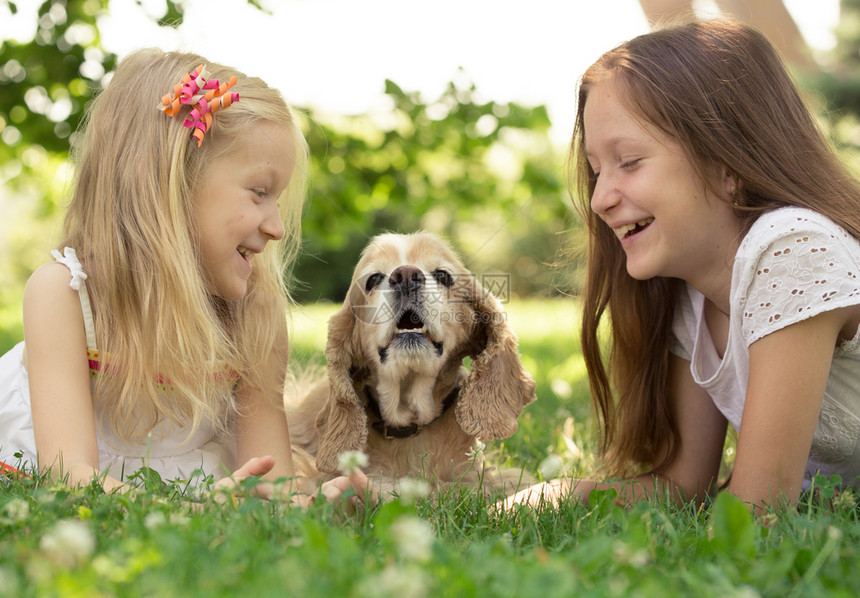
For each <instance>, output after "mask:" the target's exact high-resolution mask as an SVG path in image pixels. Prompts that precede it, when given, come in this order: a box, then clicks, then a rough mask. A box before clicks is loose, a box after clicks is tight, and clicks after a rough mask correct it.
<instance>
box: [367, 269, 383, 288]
mask: <svg viewBox="0 0 860 598" xmlns="http://www.w3.org/2000/svg"><path fill="white" fill-rule="evenodd" d="M383 280H385V274H383V273H382V272H376V273H374V274H371V275H370V276H368V277H367V281H366V282H365V283H364V290H365V291H367V292H368V293H369V292H370V291H372V290H373V289H375V288H376V287H378V286H379V285H380V284H382V281H383Z"/></svg>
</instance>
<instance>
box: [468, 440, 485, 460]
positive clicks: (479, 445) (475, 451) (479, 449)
mask: <svg viewBox="0 0 860 598" xmlns="http://www.w3.org/2000/svg"><path fill="white" fill-rule="evenodd" d="M485 448H487V445H486V444H485V443H483V442H481V441H480V440H476V441H475V445H474V446H473V447H472V448H471V449H470V450H469V452H468V453H466V456H467V457H469V461H475V460H476V459H480V458H481V455H483V454H484V449H485Z"/></svg>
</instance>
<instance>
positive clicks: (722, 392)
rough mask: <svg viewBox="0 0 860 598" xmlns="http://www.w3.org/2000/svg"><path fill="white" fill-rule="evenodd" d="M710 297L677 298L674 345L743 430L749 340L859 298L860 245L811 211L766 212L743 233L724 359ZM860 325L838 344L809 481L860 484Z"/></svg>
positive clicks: (690, 293) (688, 291) (689, 293)
mask: <svg viewBox="0 0 860 598" xmlns="http://www.w3.org/2000/svg"><path fill="white" fill-rule="evenodd" d="M704 300H705V298H704V296H703V295H702V294H701V293H699V292H698V291H697V290H695V289H694V288H692V287H691V286H689V285H687V286H686V288H685V291H684V292H682V294H681V297H680V298H679V301H678V307H677V310H676V315H675V323H674V325H673V334H674V341H673V345H672V347H671V350H672V352H673V353H675V354H676V355H678V356H680V357H682V358H684V359H687V360H689V361H690V371H691V372H692V374H693V379H694V380H695V382H696V383H697V384H699V385H700V386H701V387H702V388H704V389H705V390H706V391H707V392H708V394H709V395H710V396H711V398H712V399H713V401H714V403H715V405H716V406H717V408H719V410H720V411H721V412H722V413H723V415H724V416H725V417H726V419H728V421H729V423H731V425H732V426H734V427H735V429H737V430H740V425H741V417H742V415H743V408H744V401H745V399H746V387H747V380H748V375H749V346H750V345H751V344H752V343H753V342H755V341H756V340H758V339H760V338H762V337H763V336H766V335H768V334H770V333H771V332H774V331H776V330H779V329H781V328H784V327H786V326H789V325H790V324H794V323H796V322H799V321H801V320H804V319H807V318H810V317H812V316H815V315H817V314H820V313H823V312H826V311H829V310H833V309H837V308H839V307H845V306H849V305H856V304H860V242H858V241H857V239H855V238H854V237H852V236H851V235H849V234H848V233H847V232H845V231H844V230H843V229H842V228H841V227H839V226H837V225H836V224H834V223H833V222H832V221H830V220H829V219H827V218H826V217H824V216H822V215H820V214H818V213H816V212H812V211H810V210H806V209H803V208H780V209H778V210H774V211H772V212H768V213H766V214H763V215H762V216H761V217H760V218H759V219H758V220H757V221H756V223H755V224H754V225H753V226H752V228H751V229H750V232H749V233H748V234H747V236H746V237H745V238H744V240H743V242H742V243H741V246H740V248H739V249H738V252H737V255H736V256H735V261H734V265H733V268H732V288H731V312H730V324H729V337H728V343H727V346H726V350H725V353H724V355H723V358H722V359H720V358H719V356H718V355H717V352H716V349H715V348H714V344H713V341H712V340H711V337H710V334H709V332H708V328H707V326H706V324H705V321H704V315H703V314H704ZM859 438H860V329H858V331H857V333H856V334H855V335H854V338H853V339H851V340H849V341H846V342H844V343H842V344H841V345H840V346H839V347H836V348H835V351H834V358H833V362H832V365H831V369H830V377H829V378H828V381H827V387H826V390H825V394H824V401H823V404H822V407H821V414H820V416H819V419H818V423H817V425H816V428H815V436H814V439H813V443H812V450H811V451H810V454H809V461H808V463H807V468H806V474H805V478H806V479H805V481H804V486H806V485H808V482H809V480H811V478H812V476H814V475H815V474H816V472H820V473H822V474H824V475H826V476H830V475H833V474H839V475H841V476H842V479H843V483H845V484H848V485H852V486H856V485H860V480H858V476H860V450H858V439H859Z"/></svg>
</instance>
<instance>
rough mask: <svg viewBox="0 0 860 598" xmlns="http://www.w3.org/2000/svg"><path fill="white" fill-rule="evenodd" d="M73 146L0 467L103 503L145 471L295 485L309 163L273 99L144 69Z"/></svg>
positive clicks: (212, 77) (145, 55) (7, 389)
mask: <svg viewBox="0 0 860 598" xmlns="http://www.w3.org/2000/svg"><path fill="white" fill-rule="evenodd" d="M207 92H209V95H208V96H204V94H205V93H207ZM201 97H202V101H201V100H200V98H201ZM73 147H74V149H73V161H74V163H75V166H76V182H75V186H74V193H73V196H72V200H71V204H70V205H69V208H68V212H67V215H66V220H65V240H64V241H63V242H62V243H61V244H60V245H59V247H58V250H57V251H55V252H53V253H54V257H55V261H54V262H52V263H48V264H46V265H44V266H42V267H41V268H39V269H38V270H37V271H36V272H35V273H34V274H33V275H32V277H31V278H30V280H29V282H28V284H27V287H26V289H25V294H24V342H23V343H21V344H19V345H18V346H16V347H15V348H14V349H13V350H12V351H10V352H9V353H8V354H6V355H5V356H4V357H3V359H2V362H0V379H2V386H0V460H2V461H6V462H7V463H8V462H9V461H17V458H16V457H15V455H16V454H19V455H20V454H23V460H24V461H25V462H30V463H32V464H35V463H36V462H37V461H38V465H39V467H41V468H43V469H50V470H51V473H52V475H54V476H59V477H63V478H65V479H67V480H68V481H69V482H70V483H73V484H77V483H86V482H89V481H91V480H92V478H93V476H95V475H102V476H105V477H104V486H105V488H106V489H111V488H114V487H117V486H120V485H122V483H123V480H124V479H125V478H126V477H127V476H128V475H129V474H131V473H133V472H135V471H137V470H138V469H139V468H140V467H142V466H148V467H150V468H152V469H155V470H156V471H158V472H159V473H160V474H161V475H162V477H163V478H165V479H174V478H180V479H191V478H194V476H195V474H196V472H197V471H198V470H202V472H203V474H204V475H207V474H212V475H213V476H215V477H216V478H221V477H224V476H225V475H227V474H229V473H230V472H233V471H234V470H235V475H234V476H233V479H237V478H242V477H244V476H247V475H263V474H265V475H266V476H267V477H270V478H278V477H290V476H292V475H293V467H292V462H291V451H290V441H289V435H288V431H287V425H286V420H285V418H284V414H283V411H282V389H283V384H284V374H285V368H286V363H287V328H286V320H285V318H286V309H287V304H288V295H287V291H286V288H285V285H284V273H285V266H286V264H288V263H289V261H290V260H291V259H292V257H293V256H294V255H295V252H296V250H297V249H298V245H299V227H300V221H299V219H300V215H301V205H302V200H303V191H304V189H303V186H304V182H305V175H304V173H305V167H306V164H307V146H306V143H305V141H304V138H303V137H302V135H301V132H300V130H299V128H298V126H297V123H296V121H295V119H294V117H293V114H292V112H291V111H290V109H289V107H288V106H287V104H286V103H285V102H284V100H283V98H282V97H281V95H280V93H279V92H278V91H277V90H275V89H273V88H271V87H269V86H267V85H266V84H265V83H264V82H263V81H262V80H260V79H258V78H255V77H247V76H245V75H243V74H242V73H239V72H237V71H235V70H234V69H230V68H227V67H224V66H222V65H219V64H215V63H212V62H209V61H206V60H205V59H204V58H202V57H200V56H196V55H193V54H183V53H176V52H163V51H160V50H155V49H150V50H142V51H138V52H136V53H134V54H132V55H130V56H128V57H127V58H125V59H124V60H123V61H122V62H121V63H120V65H119V67H118V68H117V70H116V73H115V74H114V75H113V78H112V79H111V81H110V83H109V84H108V85H107V87H106V88H105V89H104V90H103V91H102V92H101V93H100V94H99V95H98V96H97V98H96V99H95V100H94V101H93V102H92V103H91V104H90V105H89V106H88V109H87V113H86V120H85V127H84V129H83V132H82V133H78V134H77V135H76V139H75V142H74V144H73ZM237 466H239V469H238V470H236V467H237ZM196 479H197V480H199V479H201V476H198V477H197V478H196ZM338 484H339V486H338V487H339V488H342V487H343V485H344V482H343V480H340V481H339V482H338ZM270 491H271V487H270V486H265V485H264V486H263V493H269V492H270Z"/></svg>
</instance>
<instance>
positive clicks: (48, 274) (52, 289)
mask: <svg viewBox="0 0 860 598" xmlns="http://www.w3.org/2000/svg"><path fill="white" fill-rule="evenodd" d="M72 279H73V277H72V275H71V273H70V271H69V268H68V267H67V266H66V265H64V264H61V263H60V262H57V261H53V262H48V263H46V264H42V265H41V266H39V267H38V268H36V270H35V271H34V272H33V273H32V274H31V275H30V278H29V279H28V280H27V285H26V286H25V287H24V295H25V296H26V295H27V294H33V293H38V294H42V293H47V294H51V295H62V294H64V292H65V291H67V290H70V291H74V290H75V289H74V288H73V287H72V286H71V282H72ZM61 291H62V293H61Z"/></svg>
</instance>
